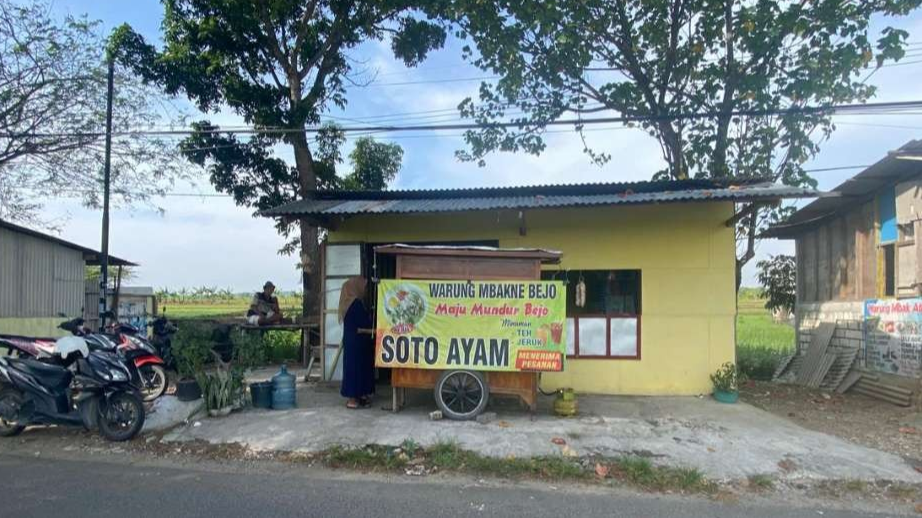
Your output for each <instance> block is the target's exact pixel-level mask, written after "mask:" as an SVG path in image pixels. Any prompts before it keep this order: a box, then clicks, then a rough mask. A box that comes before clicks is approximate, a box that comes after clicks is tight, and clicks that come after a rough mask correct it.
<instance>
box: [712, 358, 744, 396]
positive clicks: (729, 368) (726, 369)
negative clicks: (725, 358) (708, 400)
mask: <svg viewBox="0 0 922 518" xmlns="http://www.w3.org/2000/svg"><path fill="white" fill-rule="evenodd" d="M742 378H743V375H742V374H740V372H739V371H738V370H737V368H736V365H734V364H732V363H730V362H727V363H725V364H723V365H721V366H720V368H719V369H717V372H715V373H713V374H711V383H712V384H713V385H714V399H716V400H717V401H720V402H721V403H736V402H737V401H738V400H739V397H740V393H739V386H740V382H742Z"/></svg>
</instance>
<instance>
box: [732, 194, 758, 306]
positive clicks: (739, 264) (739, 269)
mask: <svg viewBox="0 0 922 518" xmlns="http://www.w3.org/2000/svg"><path fill="white" fill-rule="evenodd" d="M758 221H759V209H755V210H753V211H752V214H750V215H749V218H748V219H747V221H746V223H743V224H744V225H746V251H745V252H744V253H743V255H742V257H738V258H737V259H736V292H737V293H739V291H740V285H741V284H742V283H743V267H744V266H746V263H748V262H749V261H751V260H752V258H753V257H755V256H756V230H757V228H756V227H757V223H758Z"/></svg>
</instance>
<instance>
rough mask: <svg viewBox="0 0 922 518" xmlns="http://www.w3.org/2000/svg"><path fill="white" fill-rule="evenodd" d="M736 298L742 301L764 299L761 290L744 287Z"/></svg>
mask: <svg viewBox="0 0 922 518" xmlns="http://www.w3.org/2000/svg"><path fill="white" fill-rule="evenodd" d="M736 298H737V300H740V301H744V300H745V301H750V300H759V299H761V298H762V290H761V289H760V288H753V287H750V286H743V287H741V288H740V289H739V290H738V291H737V293H736Z"/></svg>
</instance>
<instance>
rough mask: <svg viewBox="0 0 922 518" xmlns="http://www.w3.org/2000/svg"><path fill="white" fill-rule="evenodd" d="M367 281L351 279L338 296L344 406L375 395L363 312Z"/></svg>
mask: <svg viewBox="0 0 922 518" xmlns="http://www.w3.org/2000/svg"><path fill="white" fill-rule="evenodd" d="M365 285H366V281H365V279H364V278H362V277H352V278H350V279H349V280H347V281H346V282H345V283H344V284H343V288H342V292H340V295H339V321H340V322H341V323H342V326H343V383H342V388H341V389H340V391H339V393H340V394H342V396H343V397H345V398H348V399H349V400H348V401H347V402H346V407H348V408H361V407H366V406H368V405H369V404H371V395H372V394H374V392H375V349H374V341H373V339H372V334H373V332H374V331H373V329H372V322H371V318H370V317H369V315H368V311H367V310H366V309H365V303H364V302H362V299H364V298H365Z"/></svg>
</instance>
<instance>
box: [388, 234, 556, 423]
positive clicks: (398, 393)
mask: <svg viewBox="0 0 922 518" xmlns="http://www.w3.org/2000/svg"><path fill="white" fill-rule="evenodd" d="M374 252H375V254H376V258H377V255H378V254H383V255H388V256H393V257H394V258H395V260H396V274H395V275H394V277H395V278H394V279H381V280H379V281H378V284H377V297H376V298H377V308H376V324H375V364H376V366H377V367H378V368H389V369H391V385H392V387H393V410H394V411H395V412H397V411H399V410H400V408H401V407H403V406H404V404H405V402H406V390H407V389H425V390H433V393H434V395H435V400H436V404H437V405H438V407H439V409H440V410H441V411H442V412H443V415H444V416H445V417H447V418H450V419H458V420H466V419H473V418H475V417H476V416H477V415H479V414H480V413H481V412H483V410H484V408H485V407H486V405H487V403H488V401H489V398H490V395H491V394H502V395H509V396H517V397H518V398H519V399H520V400H521V401H522V403H524V404H525V405H526V406H527V407H528V408H529V409H530V410H531V411H532V412H534V411H535V410H536V407H537V392H538V374H539V373H540V372H542V371H561V370H563V368H564V362H565V356H566V344H565V342H566V336H567V335H566V330H565V326H566V316H565V315H566V287H565V285H564V283H563V282H561V281H542V280H541V266H542V265H543V264H557V263H559V262H560V256H561V254H560V253H559V252H555V251H549V250H539V249H499V248H488V247H450V246H408V245H385V246H377V247H375V249H374ZM376 262H377V261H376Z"/></svg>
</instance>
